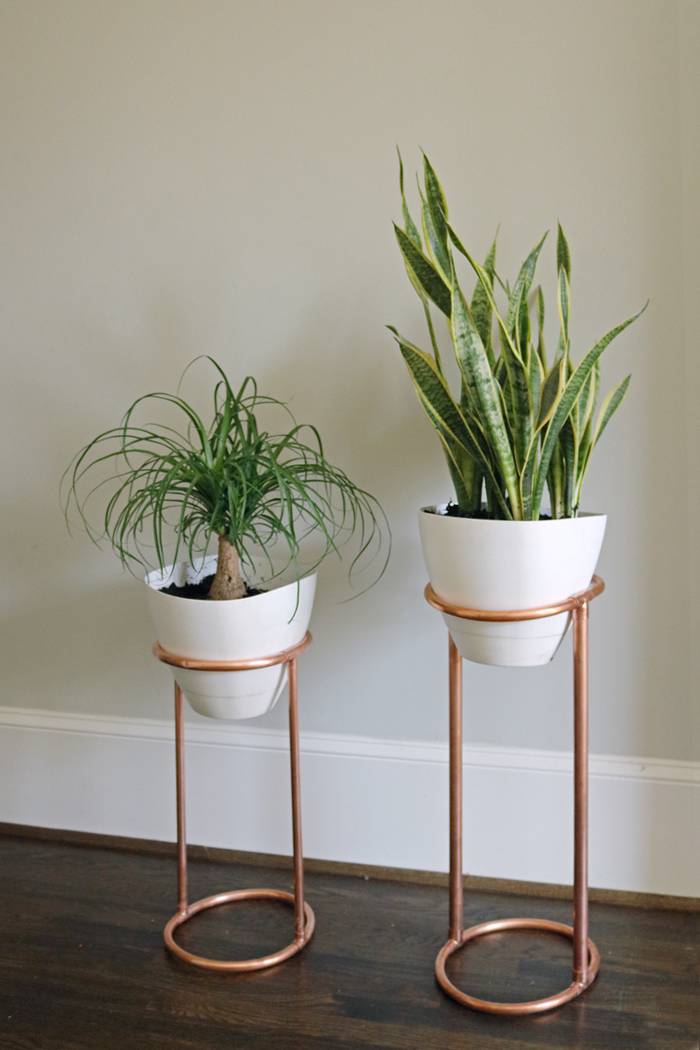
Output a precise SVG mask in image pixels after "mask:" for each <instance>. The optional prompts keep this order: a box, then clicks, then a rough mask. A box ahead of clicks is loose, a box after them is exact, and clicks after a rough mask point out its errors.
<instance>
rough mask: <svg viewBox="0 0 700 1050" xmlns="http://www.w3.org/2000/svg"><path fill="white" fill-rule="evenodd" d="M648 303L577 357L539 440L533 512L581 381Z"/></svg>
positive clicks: (537, 508)
mask: <svg viewBox="0 0 700 1050" xmlns="http://www.w3.org/2000/svg"><path fill="white" fill-rule="evenodd" d="M562 272H563V271H562ZM647 306H648V303H645V304H644V306H643V307H642V309H641V310H639V311H638V312H637V313H636V314H633V316H632V317H628V318H627V320H626V321H622V323H621V324H618V325H615V327H614V328H611V329H610V331H609V332H607V333H606V334H605V335H604V336H603V337H602V339H599V340H598V342H597V343H596V344H595V345H594V346H593V347H591V349H590V350H589V351H588V353H587V354H586V355H585V357H584V358H583V359H582V360H581V361H580V363H579V364H578V365H577V367H576V368H575V369H574V371H573V372H572V374H571V376H570V378H569V380H568V381H567V383H566V386H565V387H564V389H563V391H562V392H561V394H560V396H559V399H558V401H557V403H556V407H555V409H554V412H553V413H552V418H551V419H550V421H549V424H548V425H547V430H546V433H545V437H544V441H543V443H542V452H541V456H540V462H539V466H538V469H537V474H536V477H535V482H534V487H533V513H537V514H539V505H540V502H541V500H542V494H543V490H544V485H545V480H546V477H547V472H548V470H549V465H550V462H551V459H552V455H553V453H554V447H555V445H556V442H557V439H558V437H559V432H560V431H561V428H562V426H563V425H564V423H565V421H566V420H567V419H568V416H569V413H570V412H571V409H572V408H573V406H574V403H575V401H576V400H577V398H578V396H579V394H580V392H581V388H582V387H583V384H584V383H585V382H586V380H587V379H588V377H589V375H590V374H591V371H592V369H593V367H594V365H595V363H596V361H598V359H599V358H600V356H601V354H602V353H603V352H604V350H605V349H606V348H607V347H608V346H609V344H610V343H611V342H612V341H613V339H615V338H617V336H618V335H620V333H621V332H624V330H625V329H626V328H629V326H630V325H631V324H633V323H634V322H635V321H636V320H637V319H638V318H639V317H641V315H642V314H643V313H644V311H645V310H646V308H647Z"/></svg>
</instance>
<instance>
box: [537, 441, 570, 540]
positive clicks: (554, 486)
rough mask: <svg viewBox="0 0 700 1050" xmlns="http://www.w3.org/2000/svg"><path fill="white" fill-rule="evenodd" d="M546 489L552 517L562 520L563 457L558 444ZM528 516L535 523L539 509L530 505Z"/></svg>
mask: <svg viewBox="0 0 700 1050" xmlns="http://www.w3.org/2000/svg"><path fill="white" fill-rule="evenodd" d="M547 488H548V489H549V499H550V503H551V514H552V517H553V518H562V517H563V516H564V457H563V455H562V451H561V448H560V446H559V443H558V442H557V446H556V448H555V450H554V455H553V456H552V462H551V464H550V468H549V472H548V474H547ZM530 516H531V518H533V520H535V521H537V520H539V516H540V512H539V507H535V506H534V502H533V503H532V504H531V510H530Z"/></svg>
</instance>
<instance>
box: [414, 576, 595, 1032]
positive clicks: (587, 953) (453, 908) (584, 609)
mask: <svg viewBox="0 0 700 1050" xmlns="http://www.w3.org/2000/svg"><path fill="white" fill-rule="evenodd" d="M604 587H605V584H604V583H603V581H602V580H601V579H600V578H599V577H598V576H594V577H593V580H592V581H591V584H590V586H589V587H587V588H586V590H585V591H581V592H580V593H579V594H575V595H573V596H572V597H570V598H567V599H566V600H565V601H562V602H558V603H557V604H556V605H548V606H541V607H540V608H537V609H522V610H507V611H493V610H484V609H463V608H460V607H458V606H454V605H450V604H449V602H445V601H443V600H442V599H441V598H439V597H438V596H437V595H436V594H435V592H434V591H433V589H432V587H431V586H430V584H428V586H427V587H426V589H425V598H426V601H427V602H428V603H429V604H430V605H432V607H433V608H434V609H439V611H440V612H443V613H448V614H449V615H450V616H456V617H458V618H460V619H463V620H480V621H482V622H483V621H487V622H490V623H513V622H517V621H520V620H539V619H543V618H544V617H547V616H556V615H557V614H558V613H564V612H569V613H571V616H572V619H573V635H574V924H573V927H572V926H567V925H566V924H564V923H561V922H551V921H550V920H548V919H492V920H490V921H488V922H481V923H479V924H478V925H477V926H471V927H470V928H469V929H466V930H465V929H464V918H463V892H464V887H463V873H462V658H461V656H460V654H459V651H458V649H457V646H456V645H455V643H454V642H453V640H452V636H451V635H450V640H449V671H450V676H449V680H450V928H449V939H448V940H447V941H446V942H445V944H444V945H443V946H442V948H441V949H440V951H439V952H438V955H437V958H436V960H435V977H436V979H437V982H438V984H439V985H440V987H441V988H442V990H443V991H444V992H446V993H447V995H449V996H451V997H452V998H453V999H455V1000H456V1001H457V1002H458V1003H461V1005H462V1006H469V1007H471V1008H472V1009H473V1010H481V1011H483V1012H485V1013H490V1014H506V1015H510V1016H521V1015H523V1014H538V1013H544V1012H545V1011H546V1010H553V1009H555V1007H557V1006H563V1004H564V1003H568V1002H570V1001H571V1000H572V999H575V998H576V997H577V996H579V995H581V994H582V993H583V992H585V990H586V989H587V988H588V987H589V986H590V985H591V984H592V983H593V981H594V980H595V979H596V977H597V975H598V970H599V969H600V953H599V951H598V949H597V948H596V946H595V944H594V943H593V941H591V940H590V939H589V937H588V604H589V602H590V601H591V600H592V599H593V598H596V597H597V596H598V595H599V594H601V593H602V591H603V589H604ZM507 930H537V931H540V932H544V933H556V934H559V935H560V936H562V937H568V938H570V939H571V940H572V941H573V974H572V981H571V984H569V985H568V987H566V988H564V989H563V991H561V992H556V993H555V994H554V995H548V996H547V997H546V998H544V999H533V1000H531V1001H529V1002H520V1003H499V1002H492V1001H491V1000H488V999H477V998H475V997H474V996H472V995H468V994H467V993H466V992H463V991H461V989H459V988H457V986H456V985H455V984H453V983H452V981H451V980H450V978H449V977H448V976H447V971H446V964H447V961H448V959H449V958H450V956H451V955H454V953H455V952H456V951H459V949H460V948H463V947H464V946H465V945H466V944H469V943H470V942H471V941H474V940H476V938H477V937H484V936H485V935H487V934H489V933H502V932H504V931H507Z"/></svg>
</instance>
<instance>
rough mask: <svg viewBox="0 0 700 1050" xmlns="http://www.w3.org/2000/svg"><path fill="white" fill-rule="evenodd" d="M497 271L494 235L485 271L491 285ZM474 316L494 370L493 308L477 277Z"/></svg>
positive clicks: (473, 300) (485, 261)
mask: <svg viewBox="0 0 700 1050" xmlns="http://www.w3.org/2000/svg"><path fill="white" fill-rule="evenodd" d="M495 272H496V238H495V237H494V239H493V243H492V244H491V247H490V248H489V252H488V255H487V256H486V258H485V260H484V273H486V274H487V275H488V278H489V281H490V283H491V287H493V281H494V274H495ZM471 311H472V317H473V318H474V324H475V325H476V327H477V331H478V332H479V335H480V336H481V341H482V343H483V344H484V348H485V350H486V354H487V356H488V359H489V364H490V365H491V369H492V370H493V369H494V368H495V366H496V355H495V354H494V352H493V339H492V336H491V325H492V323H493V309H492V307H491V303H490V301H489V298H488V296H487V294H486V292H485V290H484V286H483V285H482V283H481V281H480V280H479V279H478V278H477V282H476V287H475V288H474V294H473V295H472V303H471Z"/></svg>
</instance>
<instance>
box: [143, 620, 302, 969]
mask: <svg viewBox="0 0 700 1050" xmlns="http://www.w3.org/2000/svg"><path fill="white" fill-rule="evenodd" d="M310 640H311V636H310V635H307V636H306V639H305V640H304V642H303V644H302V645H300V646H298V647H296V649H295V650H294V651H293V655H292V656H291V657H290V656H289V655H288V652H289V651H288V652H287V654H283V658H282V657H279V658H278V657H270V658H269V659H268V660H267V663H266V664H264V666H272V665H273V664H275V663H277V664H279V663H283V662H286V663H287V666H288V675H289V748H290V763H291V779H292V838H293V847H294V894H291V893H287V892H286V891H285V890H272V889H252V890H232V891H230V892H227V893H216V894H214V896H212V897H205V898H204V899H203V900H198V901H194V902H193V903H192V904H188V902H187V837H186V827H185V719H184V697H183V694H182V690H181V688H180V686H179V685H178V684H177V683H176V684H175V794H176V806H177V912H176V913H175V915H173V916H172V918H171V919H170V920H169V921H168V923H167V924H166V926H165V929H164V930H163V939H164V941H165V945H166V947H167V949H168V951H170V952H172V954H173V955H176V956H177V957H178V958H179V959H182V961H183V962H186V963H189V964H190V965H191V966H197V967H199V968H200V969H203V970H216V971H218V972H220V973H246V972H250V971H253V970H264V969H267V968H268V967H270V966H276V965H277V964H278V963H281V962H284V961H285V960H286V959H290V958H291V957H292V956H293V955H296V954H297V953H298V952H300V951H301V950H302V948H304V947H305V946H306V945H307V944H308V943H309V941H310V940H311V938H312V936H313V933H314V928H315V925H316V919H315V916H314V913H313V911H312V910H311V908H310V906H309V905H308V904H306V903H305V901H304V860H303V855H302V846H301V783H300V781H301V778H300V772H299V714H298V702H297V665H296V652H297V651H301V649H302V648H305V647H306V646H307V645H308V644H309V642H310ZM258 663H259V661H258ZM176 666H177V665H176ZM217 669H221V668H217ZM234 669H235V670H244V669H246V668H242V667H236V668H234ZM242 900H272V901H277V902H282V903H284V904H290V905H292V906H293V907H294V940H293V941H292V942H291V943H290V944H288V945H286V946H285V947H284V948H280V949H279V951H276V952H271V953H270V954H269V955H262V956H259V957H258V958H255V959H236V960H223V959H208V958H206V957H204V956H201V955H195V954H194V953H193V952H189V951H187V950H186V949H185V948H183V947H181V945H179V944H178V943H177V941H176V940H175V932H176V930H177V929H178V928H179V927H180V926H182V925H183V923H186V922H187V921H188V920H189V919H191V918H192V917H193V916H194V915H197V914H198V913H199V912H201V911H206V910H208V909H209V908H216V907H218V906H219V905H222V904H232V903H234V902H235V901H242Z"/></svg>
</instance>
